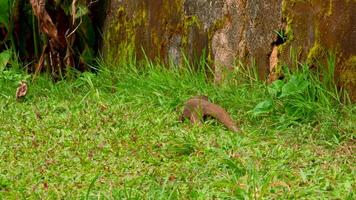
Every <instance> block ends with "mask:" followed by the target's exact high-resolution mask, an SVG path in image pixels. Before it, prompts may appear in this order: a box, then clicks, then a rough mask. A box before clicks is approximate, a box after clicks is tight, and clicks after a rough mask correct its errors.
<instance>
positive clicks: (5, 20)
mask: <svg viewBox="0 0 356 200" xmlns="http://www.w3.org/2000/svg"><path fill="white" fill-rule="evenodd" d="M12 2H13V0H1V1H0V27H1V25H3V26H5V28H6V29H7V30H8V29H9V26H10V22H11V21H10V13H11V9H12Z"/></svg>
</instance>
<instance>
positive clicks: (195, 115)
mask: <svg viewBox="0 0 356 200" xmlns="http://www.w3.org/2000/svg"><path fill="white" fill-rule="evenodd" d="M206 116H211V117H213V118H215V119H217V120H218V121H219V122H221V123H222V124H224V125H225V126H226V127H227V128H228V129H230V130H231V131H234V132H238V131H239V128H238V127H237V126H236V124H235V122H234V121H233V120H232V119H231V117H230V115H229V113H227V112H226V110H225V109H223V108H222V107H220V106H218V105H216V104H214V103H211V102H209V101H208V97H206V96H194V97H192V98H190V99H189V100H188V101H187V102H186V103H185V106H184V110H183V114H182V115H181V117H180V120H181V121H183V120H184V119H186V118H188V119H189V120H190V122H191V123H192V124H198V125H200V124H201V119H202V118H204V117H206Z"/></svg>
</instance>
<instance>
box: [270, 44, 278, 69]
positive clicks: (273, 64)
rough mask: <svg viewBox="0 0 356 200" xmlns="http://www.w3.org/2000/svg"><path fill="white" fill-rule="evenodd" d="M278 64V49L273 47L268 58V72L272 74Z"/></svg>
mask: <svg viewBox="0 0 356 200" xmlns="http://www.w3.org/2000/svg"><path fill="white" fill-rule="evenodd" d="M277 64H278V47H277V46H274V47H273V49H272V53H271V56H270V57H269V71H270V72H272V71H273V69H274V68H275V67H276V66H277Z"/></svg>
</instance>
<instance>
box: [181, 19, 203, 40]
mask: <svg viewBox="0 0 356 200" xmlns="http://www.w3.org/2000/svg"><path fill="white" fill-rule="evenodd" d="M201 24H202V23H201V21H200V20H199V18H198V17H197V16H194V15H192V16H185V17H184V19H183V22H182V28H181V29H182V30H181V33H182V41H181V45H182V46H183V47H185V46H187V44H188V43H189V29H190V28H191V27H193V26H196V27H197V28H200V27H201Z"/></svg>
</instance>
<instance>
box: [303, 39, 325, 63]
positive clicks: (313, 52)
mask: <svg viewBox="0 0 356 200" xmlns="http://www.w3.org/2000/svg"><path fill="white" fill-rule="evenodd" d="M323 53H324V49H323V48H322V46H321V45H320V43H319V42H314V45H313V47H312V48H311V49H310V50H309V53H308V56H307V60H306V62H307V64H312V63H314V62H315V61H316V60H317V59H318V58H320V57H321V56H322V55H323Z"/></svg>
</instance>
